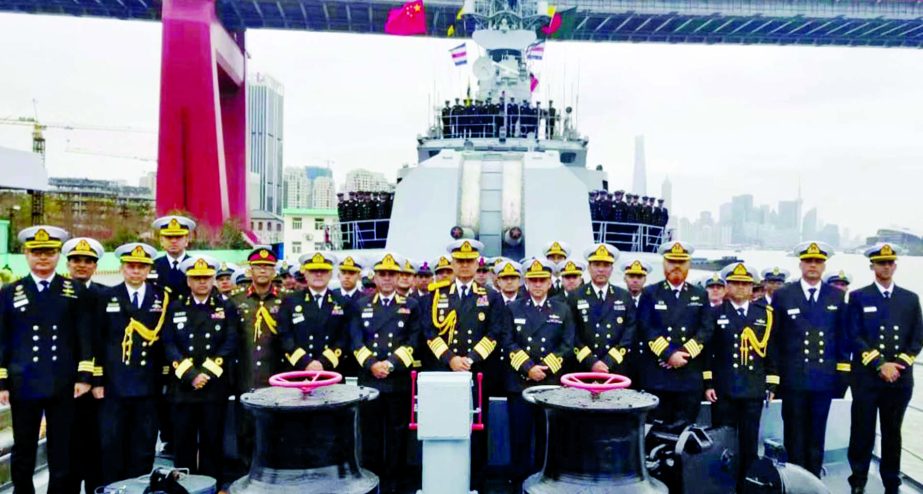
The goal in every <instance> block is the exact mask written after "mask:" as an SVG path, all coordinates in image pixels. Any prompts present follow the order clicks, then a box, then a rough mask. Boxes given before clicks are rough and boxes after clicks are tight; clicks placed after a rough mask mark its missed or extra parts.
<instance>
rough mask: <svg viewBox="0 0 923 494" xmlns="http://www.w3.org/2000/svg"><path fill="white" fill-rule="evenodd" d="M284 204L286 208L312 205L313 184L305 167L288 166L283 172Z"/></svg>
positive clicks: (301, 207) (303, 207)
mask: <svg viewBox="0 0 923 494" xmlns="http://www.w3.org/2000/svg"><path fill="white" fill-rule="evenodd" d="M282 183H283V188H282V206H283V208H284V209H308V208H310V207H311V196H312V184H311V180H309V179H308V176H307V174H306V173H305V171H304V169H303V168H286V169H285V171H284V172H283V179H282Z"/></svg>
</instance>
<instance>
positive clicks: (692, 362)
mask: <svg viewBox="0 0 923 494" xmlns="http://www.w3.org/2000/svg"><path fill="white" fill-rule="evenodd" d="M693 251H694V248H693V247H692V246H691V245H689V244H688V243H686V242H681V241H678V240H674V241H671V242H667V243H665V244H663V245H662V246H661V247H660V253H661V254H662V255H663V272H664V277H665V278H666V279H665V280H664V281H662V282H660V283H656V284H653V285H650V286H648V287H647V288H645V289H644V292H642V294H641V301H640V302H639V304H638V319H639V323H640V331H639V333H640V337H639V340H640V344H641V345H643V346H642V348H641V349H640V350H639V353H641V355H640V356H639V360H640V375H641V384H642V387H643V389H644V390H646V391H648V392H650V393H653V394H655V395H657V397H658V398H660V406H658V407H657V408H656V409H655V410H654V411H653V412H652V413H651V419H653V420H660V421H663V422H664V423H665V424H668V425H688V424H691V423H693V422H695V420H696V417H698V415H699V405H700V402H701V399H702V392H703V387H702V371H703V366H704V362H703V361H704V360H705V359H704V358H703V356H702V352H703V350H705V349H706V345H708V341H709V340H710V339H711V335H712V323H711V320H710V311H709V307H708V297H707V295H706V293H705V290H703V289H702V288H700V287H698V286H695V285H692V284H690V283H688V282H687V281H686V278H687V276H688V274H689V264H690V259H691V258H692V253H693Z"/></svg>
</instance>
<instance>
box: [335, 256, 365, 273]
mask: <svg viewBox="0 0 923 494" xmlns="http://www.w3.org/2000/svg"><path fill="white" fill-rule="evenodd" d="M340 271H348V272H353V273H359V272H362V269H361V268H359V267H357V266H356V261H355V260H354V259H353V258H352V256H346V259H343V262H341V263H340Z"/></svg>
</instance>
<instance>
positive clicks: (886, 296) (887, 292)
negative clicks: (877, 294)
mask: <svg viewBox="0 0 923 494" xmlns="http://www.w3.org/2000/svg"><path fill="white" fill-rule="evenodd" d="M882 295H884V296H885V299H886V300H887V299H889V298H891V290H885V291H884V293H882Z"/></svg>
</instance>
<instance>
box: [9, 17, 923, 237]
mask: <svg viewBox="0 0 923 494" xmlns="http://www.w3.org/2000/svg"><path fill="white" fill-rule="evenodd" d="M247 42H248V52H249V54H250V59H249V62H248V63H249V67H248V70H249V71H250V72H251V73H252V72H254V71H259V72H264V73H267V74H270V75H271V76H272V77H274V78H276V79H278V80H279V81H280V82H282V83H283V84H284V86H285V165H286V166H304V165H320V166H323V165H325V164H326V163H328V162H329V163H330V164H331V166H332V167H333V169H334V173H335V176H336V177H337V178H338V179H340V180H342V177H343V176H344V175H345V173H346V171H348V170H350V169H352V168H357V167H362V168H368V169H372V170H376V171H381V172H383V173H385V174H386V175H387V176H388V177H389V178H390V179H393V178H394V176H395V170H396V169H397V168H399V167H400V166H401V165H402V164H403V163H412V162H414V161H415V157H416V152H415V148H414V145H415V140H414V137H415V136H416V135H417V134H419V133H421V132H423V130H424V129H425V127H426V124H427V115H428V114H429V107H430V106H431V105H433V104H435V103H436V102H438V101H442V100H444V99H446V98H448V97H454V96H456V95H457V96H463V93H464V92H465V88H466V86H467V84H468V81H469V77H470V80H471V81H472V82H473V81H474V78H473V77H472V76H470V75H469V74H470V72H469V71H470V65H468V66H465V67H462V68H455V67H454V66H453V65H452V63H451V61H450V58H449V54H448V52H447V50H448V48H450V47H452V46H454V45H456V44H457V43H458V41H457V40H435V39H429V38H399V37H386V36H370V35H345V34H321V33H308V32H283V31H271V30H253V31H250V32H248V34H247ZM0 46H3V47H4V54H3V57H0V74H2V75H0V117H18V116H32V114H33V107H32V100H33V99H35V100H37V101H38V116H39V118H40V119H41V120H43V121H47V122H61V123H77V124H90V125H106V126H115V127H125V128H139V129H148V130H150V131H151V132H147V133H144V132H141V133H136V132H90V131H76V130H75V131H68V130H56V129H49V130H48V132H47V135H46V138H47V148H48V168H49V174H50V175H52V176H86V177H91V178H107V179H123V180H127V181H129V182H130V183H136V182H137V179H138V178H139V177H140V176H141V175H142V174H143V173H145V172H146V171H152V170H154V169H155V162H154V161H153V160H154V159H155V158H156V152H157V149H156V133H154V132H153V131H154V130H155V129H156V128H157V119H158V99H159V81H160V75H159V73H160V24H158V23H148V22H139V21H112V20H101V19H84V18H80V19H78V18H69V17H50V16H27V15H11V14H0ZM474 49H475V45H474V44H473V42H469V52H470V51H471V50H474ZM470 55H471V53H469V56H470ZM534 69H535V72H536V73H537V74H538V77H539V79H540V84H539V91H538V92H539V94H540V98H541V100H542V101H543V102H545V101H547V99H549V98H550V99H553V100H554V101H555V106H563V103H565V102H567V104H571V105H573V106H575V107H576V108H577V112H578V125H579V128H580V131H581V132H582V133H583V134H585V135H587V136H588V137H589V138H590V152H589V160H590V164H591V165H596V164H597V163H601V164H602V165H603V166H604V167H605V169H606V170H607V171H608V172H609V176H610V184H611V187H614V188H629V187H630V183H631V170H632V165H633V152H634V149H633V148H634V136H635V135H638V134H643V135H645V138H646V143H647V166H648V193H651V194H653V195H659V194H660V184H661V182H662V180H663V178H664V177H666V176H669V177H670V179H671V180H672V182H673V212H674V214H679V215H683V216H689V217H695V216H697V214H698V212H699V211H700V210H703V209H708V210H713V211H717V208H718V206H719V204H720V203H722V202H726V201H728V200H729V199H730V197H731V196H732V195H736V194H741V193H752V194H753V195H754V196H755V199H756V202H757V203H758V204H760V203H770V204H772V205H773V208H775V204H776V202H777V201H778V200H780V199H790V198H794V197H795V196H796V193H797V187H798V182H799V180H800V181H801V185H802V194H803V197H804V200H805V210H807V209H810V208H811V207H817V209H818V212H819V216H820V218H821V219H822V220H823V221H825V222H828V223H838V224H840V225H841V226H845V227H848V228H850V230H851V232H852V233H853V234H855V233H857V232H858V233H862V234H869V233H872V232H874V229H875V228H877V227H879V226H887V225H892V224H896V225H901V226H906V227H909V228H911V229H914V230H923V227H921V224H920V220H919V218H920V215H919V207H920V193H919V186H920V184H921V183H923V139H921V137H923V118H921V117H920V109H921V108H923V91H921V90H920V83H921V81H923V53H921V52H920V51H918V50H896V49H889V50H884V49H871V48H852V49H846V48H810V47H735V46H699V45H656V44H615V43H611V44H591V43H572V42H568V43H560V42H554V43H550V44H549V46H548V47H547V48H546V50H545V60H544V61H542V62H539V63H538V64H537V65H536V66H535V68H534ZM578 91H579V94H580V98H579V101H578V100H577V99H576V94H577V93H578ZM30 139H31V137H30V129H29V128H28V127H15V126H12V127H11V126H4V125H0V146H7V147H14V148H20V149H29V148H30V146H31V140H30ZM82 153H95V154H82ZM102 155H116V156H134V157H140V158H146V159H148V160H149V161H140V160H132V159H126V158H118V157H107V156H102Z"/></svg>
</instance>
